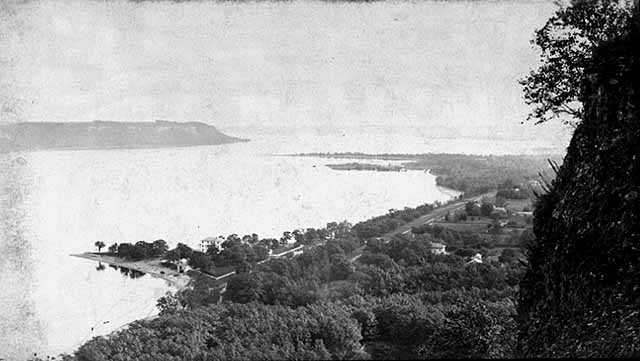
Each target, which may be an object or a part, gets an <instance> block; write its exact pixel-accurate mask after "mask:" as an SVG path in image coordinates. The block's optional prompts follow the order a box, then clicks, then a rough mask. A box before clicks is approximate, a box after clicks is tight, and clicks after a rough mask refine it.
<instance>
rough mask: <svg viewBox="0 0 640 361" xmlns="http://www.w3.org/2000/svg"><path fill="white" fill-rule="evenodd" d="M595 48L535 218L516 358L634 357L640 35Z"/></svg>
mask: <svg viewBox="0 0 640 361" xmlns="http://www.w3.org/2000/svg"><path fill="white" fill-rule="evenodd" d="M637 20H638V17H637V16H636V22H635V24H634V28H633V29H632V30H631V32H630V35H628V36H627V37H626V38H624V39H620V40H618V41H616V42H613V43H610V44H606V45H605V46H603V47H601V48H600V49H598V51H596V53H595V54H594V57H593V59H594V60H593V62H592V64H591V65H590V67H589V68H588V69H586V73H585V74H586V75H587V81H586V82H585V84H584V88H583V93H582V94H583V103H584V110H585V112H584V117H583V121H582V123H581V124H580V125H579V126H578V127H577V128H576V130H575V134H574V136H573V139H572V140H571V143H570V145H569V148H568V149H567V155H566V157H565V159H564V162H563V165H562V166H561V167H560V168H559V171H558V174H557V178H556V179H555V180H554V182H553V183H552V184H551V187H550V191H549V192H548V193H547V194H545V195H543V196H542V197H540V199H539V200H538V204H537V207H536V210H535V213H534V216H535V221H534V232H535V234H536V241H535V243H534V244H532V245H531V246H530V249H529V270H528V272H527V274H526V275H525V277H524V279H523V280H522V282H521V285H520V287H521V294H520V302H519V310H518V313H519V318H520V325H521V326H520V338H519V346H518V347H519V353H520V355H519V356H521V357H540V356H545V357H606V356H609V357H612V356H613V357H629V356H635V357H638V356H640V217H639V216H640V211H639V210H640V117H639V114H638V110H639V107H640V56H639V52H640V46H638V44H640V36H639V31H638V28H639V27H638V21H637Z"/></svg>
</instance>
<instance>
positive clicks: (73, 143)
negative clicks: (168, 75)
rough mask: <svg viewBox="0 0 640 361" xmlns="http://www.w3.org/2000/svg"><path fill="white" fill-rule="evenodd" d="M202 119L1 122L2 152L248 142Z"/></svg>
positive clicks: (0, 150) (0, 143) (0, 148)
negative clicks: (175, 120) (183, 120)
mask: <svg viewBox="0 0 640 361" xmlns="http://www.w3.org/2000/svg"><path fill="white" fill-rule="evenodd" d="M246 141H248V140H247V139H241V138H235V137H231V136H228V135H226V134H224V133H222V132H220V131H219V130H218V129H216V128H215V127H213V126H210V125H207V124H205V123H201V122H184V123H182V122H173V121H165V120H156V121H154V122H116V121H101V120H100V121H98V120H96V121H92V122H20V123H11V124H4V125H0V152H11V151H24V150H27V151H28V150H42V149H108V148H156V147H184V146H196V145H217V144H227V143H236V142H246Z"/></svg>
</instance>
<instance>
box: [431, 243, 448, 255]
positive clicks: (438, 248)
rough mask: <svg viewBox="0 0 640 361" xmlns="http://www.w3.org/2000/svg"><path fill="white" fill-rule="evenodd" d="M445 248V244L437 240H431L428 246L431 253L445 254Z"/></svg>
mask: <svg viewBox="0 0 640 361" xmlns="http://www.w3.org/2000/svg"><path fill="white" fill-rule="evenodd" d="M446 248H447V246H446V245H444V244H442V243H438V242H431V245H430V246H429V249H430V251H431V253H433V254H447V251H446Z"/></svg>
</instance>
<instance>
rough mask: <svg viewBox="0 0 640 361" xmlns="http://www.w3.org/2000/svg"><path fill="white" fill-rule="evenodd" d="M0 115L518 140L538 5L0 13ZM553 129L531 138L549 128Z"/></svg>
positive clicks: (67, 7)
mask: <svg viewBox="0 0 640 361" xmlns="http://www.w3.org/2000/svg"><path fill="white" fill-rule="evenodd" d="M4 4H5V5H4V8H3V9H1V10H2V13H3V15H2V25H1V26H2V28H1V30H2V33H1V35H2V37H1V38H0V53H2V54H0V67H1V68H0V74H2V78H1V79H0V100H1V101H2V102H3V106H2V113H1V114H2V119H3V120H23V121H41V120H49V121H74V120H93V119H105V120H153V119H170V120H201V121H205V122H208V123H211V124H214V125H217V126H220V127H221V128H225V127H235V126H272V125H274V126H280V125H288V126H291V125H295V126H303V127H308V126H311V127H328V128H340V127H360V126H369V127H380V126H389V125H391V126H402V127H422V128H424V127H427V126H429V127H432V128H434V129H444V131H445V132H447V131H449V130H453V131H455V132H462V133H463V134H465V135H469V134H473V131H472V130H470V129H472V126H477V127H480V128H483V129H491V130H496V131H502V132H506V133H508V134H514V135H518V134H522V130H523V128H527V129H530V128H531V126H524V127H523V126H521V125H520V124H519V122H520V121H521V120H523V119H524V117H525V116H526V113H527V109H528V108H527V107H526V106H525V105H524V104H523V101H522V95H521V90H520V86H519V85H518V84H517V79H518V78H520V77H522V76H523V75H524V74H525V73H526V72H527V71H528V69H530V68H531V67H533V66H534V65H535V64H536V61H537V53H536V51H535V49H534V48H533V47H532V45H531V44H530V43H529V40H530V39H531V37H532V34H533V31H534V30H535V28H537V27H540V26H541V25H542V24H543V23H544V21H545V19H546V18H548V17H549V15H550V14H551V13H552V11H553V9H554V6H553V5H552V3H551V2H550V1H531V2H527V1H486V2H485V1H472V2H465V1H451V2H445V1H441V2H422V1H421V2H417V3H412V2H378V3H373V4H353V3H321V2H308V1H297V2H293V3H281V2H275V3H269V2H264V3H215V2H208V1H203V2H187V3H184V2H183V3H174V2H165V1H160V2H143V3H134V2H125V1H106V2H104V1H87V0H82V1H32V2H27V3H25V4H21V5H11V4H9V3H6V2H5V3H4ZM557 129H558V127H556V126H552V127H545V128H538V129H536V130H535V133H536V134H542V133H545V132H549V134H555V133H557Z"/></svg>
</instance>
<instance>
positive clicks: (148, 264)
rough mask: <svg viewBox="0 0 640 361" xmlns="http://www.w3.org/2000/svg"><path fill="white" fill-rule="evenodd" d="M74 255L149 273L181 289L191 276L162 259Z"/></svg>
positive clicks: (86, 253)
mask: <svg viewBox="0 0 640 361" xmlns="http://www.w3.org/2000/svg"><path fill="white" fill-rule="evenodd" d="M70 256H72V257H78V258H84V259H88V260H92V261H95V262H103V263H106V264H109V265H112V266H118V267H124V268H128V269H132V270H135V271H138V272H143V273H148V274H150V275H151V276H153V277H156V278H161V279H163V280H165V281H167V282H169V283H170V284H171V285H172V286H175V287H176V288H177V289H178V290H181V289H183V288H185V287H186V286H187V284H188V283H189V281H190V280H191V278H190V277H189V276H187V275H186V274H184V273H179V272H177V271H175V270H172V269H170V268H167V267H164V266H162V265H161V264H160V262H161V259H159V258H152V259H145V260H140V261H128V260H125V259H123V258H120V257H115V256H109V255H106V254H98V253H92V252H85V253H77V254H71V255H70Z"/></svg>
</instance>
